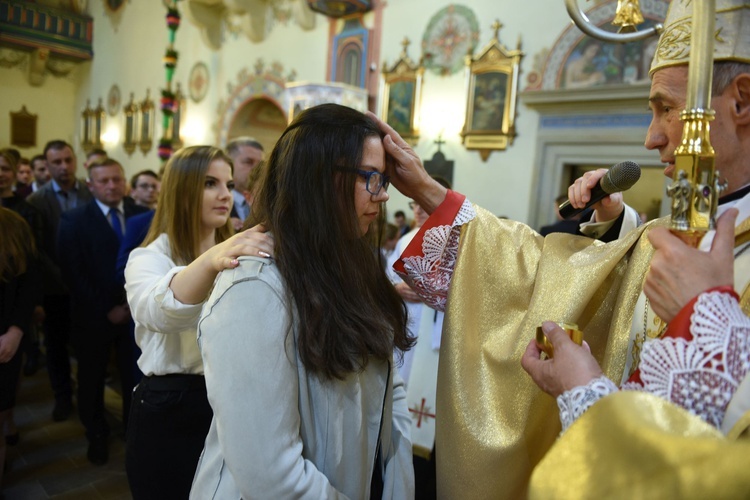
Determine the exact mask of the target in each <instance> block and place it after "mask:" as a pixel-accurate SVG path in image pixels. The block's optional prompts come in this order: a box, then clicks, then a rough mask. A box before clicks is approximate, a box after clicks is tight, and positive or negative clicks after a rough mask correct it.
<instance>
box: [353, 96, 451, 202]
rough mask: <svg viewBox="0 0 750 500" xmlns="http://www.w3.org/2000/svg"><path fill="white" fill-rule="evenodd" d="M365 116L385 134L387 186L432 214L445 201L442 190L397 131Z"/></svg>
mask: <svg viewBox="0 0 750 500" xmlns="http://www.w3.org/2000/svg"><path fill="white" fill-rule="evenodd" d="M366 114H367V116H369V117H370V118H372V119H373V120H374V121H375V122H376V123H377V124H378V126H379V127H380V130H382V131H383V133H384V134H385V138H384V139H383V147H384V148H385V152H386V153H388V156H389V159H390V160H391V161H389V162H388V168H387V174H388V175H390V177H391V183H393V185H394V186H395V187H396V189H398V190H399V191H400V192H401V193H402V194H403V195H404V196H406V197H408V198H411V199H413V200H414V201H416V202H417V203H419V206H421V207H422V208H423V209H424V211H425V212H427V213H428V214H431V213H432V212H434V211H435V209H436V208H437V207H438V205H440V204H441V203H442V202H443V200H444V199H445V195H446V194H447V192H448V191H447V190H446V188H444V187H443V186H441V185H440V184H438V182H437V181H435V179H433V178H432V177H430V174H428V173H427V171H426V170H425V169H424V167H423V166H422V160H420V158H419V156H417V154H416V153H415V152H414V150H413V149H412V148H411V146H409V144H408V143H407V142H406V141H405V140H403V139H402V138H401V136H400V135H399V134H398V132H396V131H395V130H393V128H391V126H390V125H388V124H387V123H385V122H384V121H383V120H381V119H380V118H378V117H377V116H375V115H374V114H373V113H371V112H369V111H368V112H367V113H366Z"/></svg>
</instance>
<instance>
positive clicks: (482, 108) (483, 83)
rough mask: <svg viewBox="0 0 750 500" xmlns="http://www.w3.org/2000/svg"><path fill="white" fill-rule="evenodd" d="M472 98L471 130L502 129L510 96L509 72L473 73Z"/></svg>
mask: <svg viewBox="0 0 750 500" xmlns="http://www.w3.org/2000/svg"><path fill="white" fill-rule="evenodd" d="M473 80H474V81H473V85H472V86H471V92H472V96H471V98H470V102H471V109H470V120H469V122H470V124H471V126H470V130H473V131H490V130H495V131H502V129H503V117H504V116H505V100H506V98H507V97H508V73H506V72H503V71H488V72H486V73H479V74H476V75H473Z"/></svg>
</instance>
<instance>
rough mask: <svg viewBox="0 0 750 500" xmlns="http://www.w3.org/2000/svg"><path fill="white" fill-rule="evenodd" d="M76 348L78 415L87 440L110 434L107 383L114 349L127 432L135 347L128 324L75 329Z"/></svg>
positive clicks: (123, 417)
mask: <svg viewBox="0 0 750 500" xmlns="http://www.w3.org/2000/svg"><path fill="white" fill-rule="evenodd" d="M73 346H74V347H75V351H76V358H77V360H78V416H79V417H80V419H81V423H82V424H83V426H84V427H85V428H86V437H87V438H88V439H89V441H91V440H93V439H99V438H103V437H106V436H108V435H109V424H107V420H106V418H105V416H104V382H105V377H106V375H107V364H108V363H109V359H110V353H111V352H112V348H113V347H114V349H115V359H116V362H117V371H118V372H119V375H120V389H121V391H122V411H123V415H122V422H123V425H124V427H125V428H126V429H127V425H128V416H129V415H130V402H131V394H132V393H133V385H134V384H133V347H132V345H131V340H130V335H129V333H128V328H127V325H110V326H108V327H106V328H103V329H96V330H78V329H75V330H74V333H73Z"/></svg>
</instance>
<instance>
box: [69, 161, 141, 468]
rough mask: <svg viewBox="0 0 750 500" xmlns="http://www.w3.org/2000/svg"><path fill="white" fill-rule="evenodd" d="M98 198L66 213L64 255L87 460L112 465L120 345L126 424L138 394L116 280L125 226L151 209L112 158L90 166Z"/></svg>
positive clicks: (125, 307) (125, 311)
mask: <svg viewBox="0 0 750 500" xmlns="http://www.w3.org/2000/svg"><path fill="white" fill-rule="evenodd" d="M88 185H89V189H90V190H91V193H92V194H93V196H94V199H93V200H92V201H90V202H89V203H87V204H86V205H84V206H82V207H78V208H76V209H74V210H71V211H70V212H67V213H65V214H63V216H62V218H61V219H60V229H59V236H58V252H59V256H60V264H61V269H62V273H63V278H64V280H65V282H66V283H67V285H68V287H69V288H70V291H71V325H72V337H71V340H72V343H73V347H74V348H75V352H76V357H77V359H78V414H79V417H80V418H81V423H83V425H84V427H85V428H86V437H87V438H88V440H89V448H88V454H87V456H88V459H89V461H90V462H92V463H94V464H97V465H101V464H104V463H106V462H107V459H108V450H107V436H108V435H109V426H108V424H107V422H106V419H105V416H104V379H105V376H106V368H107V361H108V360H109V354H110V350H111V348H112V347H113V346H114V347H115V351H116V354H117V356H116V358H117V364H118V371H119V375H120V381H121V386H122V387H121V388H122V398H123V423H125V425H127V416H128V412H129V409H130V404H129V403H130V397H131V393H132V390H133V373H132V368H131V367H132V363H133V349H132V345H131V342H130V337H129V335H128V326H127V325H128V322H129V321H130V310H129V309H128V305H127V301H126V298H125V289H124V288H123V286H122V284H121V283H119V282H118V280H117V278H116V271H115V265H116V261H117V252H118V250H119V248H120V243H121V241H122V239H123V235H124V230H125V221H126V220H127V219H128V218H129V217H131V216H133V215H136V214H139V213H143V212H144V211H146V210H147V209H146V208H144V207H138V206H136V205H135V204H134V203H133V202H132V200H130V199H129V198H125V186H126V180H125V172H124V170H123V168H122V166H121V165H120V164H119V163H118V162H117V161H115V160H113V159H106V160H104V161H102V162H99V163H94V164H93V165H91V167H90V168H89V181H88Z"/></svg>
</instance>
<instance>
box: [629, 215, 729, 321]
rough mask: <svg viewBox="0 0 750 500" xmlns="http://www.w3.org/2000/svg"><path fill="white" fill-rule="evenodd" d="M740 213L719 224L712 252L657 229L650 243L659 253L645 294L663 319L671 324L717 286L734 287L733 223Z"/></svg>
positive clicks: (645, 286)
mask: <svg viewBox="0 0 750 500" xmlns="http://www.w3.org/2000/svg"><path fill="white" fill-rule="evenodd" d="M737 213H738V212H737V210H736V209H734V208H732V209H729V210H727V211H726V212H725V213H724V214H722V216H721V217H719V220H718V222H717V223H716V235H715V236H714V240H713V242H712V244H711V250H710V251H708V252H704V251H702V250H698V249H697V248H693V247H691V246H690V245H687V244H686V243H684V242H683V241H682V240H681V239H680V238H678V237H677V236H675V235H674V234H672V233H671V232H670V231H669V229H668V228H666V227H655V228H653V229H652V230H651V231H649V233H648V239H649V241H650V242H651V244H652V245H653V246H654V248H655V249H656V251H655V252H654V256H653V257H652V258H651V266H650V267H649V271H648V274H646V281H645V282H644V283H643V293H645V294H646V297H648V300H649V302H650V303H651V307H652V308H653V310H654V313H656V315H657V316H659V317H660V318H661V319H663V320H664V321H666V322H670V321H672V319H674V317H675V316H676V315H677V313H678V312H680V310H681V309H682V308H683V307H685V305H687V303H688V302H690V301H691V300H692V299H693V298H694V297H695V296H697V295H698V294H700V293H702V292H705V291H706V290H708V289H710V288H715V287H717V286H725V285H729V286H732V285H734V223H735V220H736V219H737Z"/></svg>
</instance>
